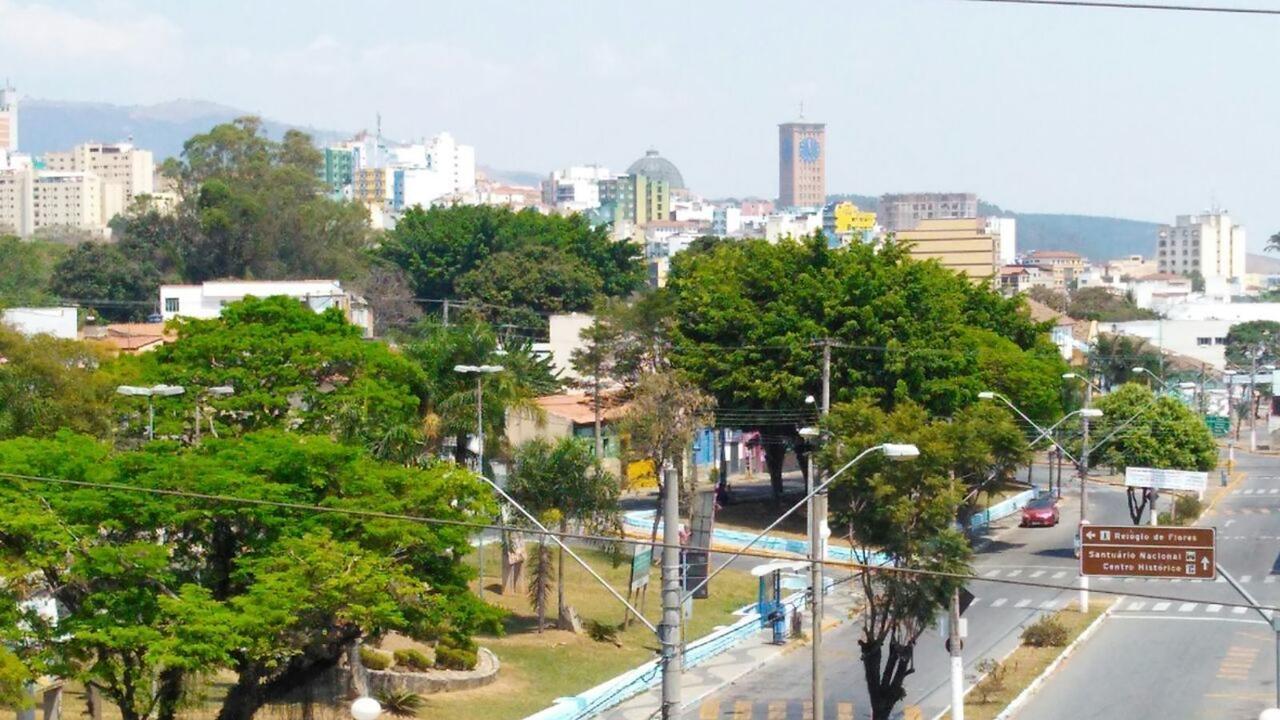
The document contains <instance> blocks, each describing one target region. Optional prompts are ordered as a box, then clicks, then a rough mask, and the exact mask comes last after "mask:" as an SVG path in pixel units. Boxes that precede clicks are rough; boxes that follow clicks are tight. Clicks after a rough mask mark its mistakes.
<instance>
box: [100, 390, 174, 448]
mask: <svg viewBox="0 0 1280 720" xmlns="http://www.w3.org/2000/svg"><path fill="white" fill-rule="evenodd" d="M186 391H187V389H186V388H184V387H182V386H181V385H164V384H160V385H152V386H151V387H139V386H137V385H120V386H118V387H116V394H118V395H128V396H131V397H145V398H146V399H147V439H148V440H154V439H155V436H156V408H155V400H154V398H155V397H156V396H160V397H170V396H173V395H181V394H182V393H184V392H186Z"/></svg>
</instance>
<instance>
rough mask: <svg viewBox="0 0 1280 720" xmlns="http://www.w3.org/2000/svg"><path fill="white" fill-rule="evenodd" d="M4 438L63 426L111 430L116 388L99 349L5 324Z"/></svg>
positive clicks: (0, 377) (0, 427)
mask: <svg viewBox="0 0 1280 720" xmlns="http://www.w3.org/2000/svg"><path fill="white" fill-rule="evenodd" d="M0 358H3V359H4V362H2V363H0V439H4V438H11V437H18V436H22V435H27V436H36V437H42V436H47V435H52V434H53V433H54V432H55V431H57V430H58V429H59V428H70V429H72V430H75V431H77V432H82V433H88V434H91V435H94V436H97V437H107V436H109V435H110V434H111V430H112V421H113V418H112V412H111V400H112V391H113V388H112V386H111V383H110V378H109V377H108V375H107V374H105V373H102V372H99V371H98V369H99V366H100V365H101V363H102V362H103V360H104V359H105V356H104V355H103V354H102V353H101V352H99V351H98V350H97V349H96V348H95V347H93V346H92V345H89V344H87V343H82V342H77V341H74V340H62V339H58V338H54V337H51V336H49V335H43V334H41V335H36V336H34V337H30V338H27V337H24V336H23V335H21V334H19V333H17V332H14V331H13V330H10V329H8V328H6V327H3V326H0Z"/></svg>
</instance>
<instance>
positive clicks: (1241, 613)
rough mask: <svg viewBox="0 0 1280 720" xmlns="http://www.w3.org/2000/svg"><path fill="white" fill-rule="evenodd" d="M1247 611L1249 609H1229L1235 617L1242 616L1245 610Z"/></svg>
mask: <svg viewBox="0 0 1280 720" xmlns="http://www.w3.org/2000/svg"><path fill="white" fill-rule="evenodd" d="M1248 609H1249V608H1242V607H1233V608H1231V612H1232V613H1234V614H1236V615H1243V614H1244V613H1245V611H1246V610H1248Z"/></svg>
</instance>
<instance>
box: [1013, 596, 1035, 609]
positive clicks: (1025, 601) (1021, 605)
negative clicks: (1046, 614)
mask: <svg viewBox="0 0 1280 720" xmlns="http://www.w3.org/2000/svg"><path fill="white" fill-rule="evenodd" d="M1030 604H1031V601H1030V600H1028V599H1026V598H1022V599H1021V600H1019V601H1018V602H1016V603H1014V604H1013V606H1014V607H1016V608H1024V607H1026V606H1028V605H1030Z"/></svg>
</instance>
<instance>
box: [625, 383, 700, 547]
mask: <svg viewBox="0 0 1280 720" xmlns="http://www.w3.org/2000/svg"><path fill="white" fill-rule="evenodd" d="M714 408H715V399H714V398H712V397H711V396H709V395H707V394H706V393H704V392H702V390H700V389H698V387H697V386H696V385H694V384H693V383H691V382H689V381H688V380H687V379H686V378H684V377H682V376H681V375H680V374H679V373H678V372H676V371H673V370H666V371H662V372H653V373H646V374H645V375H643V376H641V378H640V382H639V385H637V386H636V388H635V392H634V394H633V397H632V399H631V404H630V405H629V406H628V407H627V412H626V414H625V415H623V417H622V422H621V428H620V429H621V431H622V434H623V435H624V436H626V438H627V441H628V448H629V450H630V452H631V453H633V454H634V455H635V456H638V457H640V458H642V459H644V460H648V461H650V462H651V463H653V469H654V472H655V473H657V475H658V483H659V484H658V491H659V492H658V500H657V502H658V505H657V507H656V508H654V518H653V534H654V537H657V530H658V515H660V514H661V513H660V512H659V511H660V509H661V507H662V497H663V495H664V494H665V493H667V492H669V491H670V490H671V489H669V488H667V487H666V481H665V479H664V477H663V472H662V471H663V468H667V467H670V468H673V469H675V470H676V473H677V478H678V479H679V485H680V488H681V493H680V500H681V503H682V504H683V505H684V506H685V507H689V505H690V501H691V500H692V498H693V490H694V488H693V485H692V483H690V482H686V479H685V477H684V458H685V457H686V456H687V453H688V452H689V449H690V448H691V447H692V446H693V439H694V436H695V434H696V433H697V432H698V430H699V429H701V428H704V427H707V426H708V425H710V424H711V423H712V422H714V421H715V415H714V412H713V411H714Z"/></svg>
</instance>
